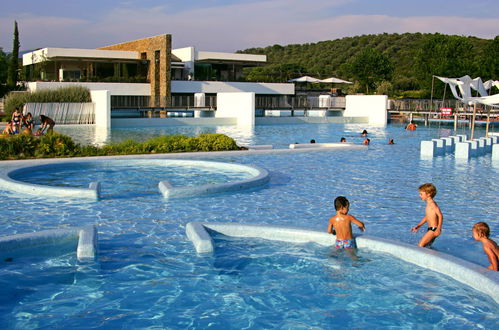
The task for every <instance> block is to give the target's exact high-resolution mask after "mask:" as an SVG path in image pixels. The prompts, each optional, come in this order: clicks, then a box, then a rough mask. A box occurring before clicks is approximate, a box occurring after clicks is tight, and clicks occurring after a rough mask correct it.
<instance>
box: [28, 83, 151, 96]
mask: <svg viewBox="0 0 499 330" xmlns="http://www.w3.org/2000/svg"><path fill="white" fill-rule="evenodd" d="M69 86H84V87H87V88H88V89H90V91H93V90H107V91H109V95H139V96H141V95H142V96H149V95H151V87H150V85H149V84H148V83H138V84H135V83H134V84H127V83H97V82H45V81H37V82H29V83H28V90H29V91H30V92H34V91H37V90H43V89H57V88H61V87H69Z"/></svg>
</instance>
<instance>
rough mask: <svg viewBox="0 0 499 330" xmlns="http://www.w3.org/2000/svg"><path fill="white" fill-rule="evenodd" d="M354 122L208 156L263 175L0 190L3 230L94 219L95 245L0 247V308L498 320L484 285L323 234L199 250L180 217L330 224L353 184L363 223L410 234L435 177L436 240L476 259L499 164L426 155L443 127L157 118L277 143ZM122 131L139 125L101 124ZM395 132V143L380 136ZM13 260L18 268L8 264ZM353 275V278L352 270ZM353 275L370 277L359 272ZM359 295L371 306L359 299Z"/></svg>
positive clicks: (194, 318) (126, 315)
mask: <svg viewBox="0 0 499 330" xmlns="http://www.w3.org/2000/svg"><path fill="white" fill-rule="evenodd" d="M364 128H366V129H367V130H368V131H369V132H370V139H371V145H370V146H369V149H368V150H367V151H359V150H352V151H344V152H334V153H331V152H313V153H296V154H276V155H272V154H261V155H246V156H240V155H230V154H229V155H227V156H223V157H214V156H210V155H209V154H207V155H205V156H204V157H203V159H206V160H215V161H223V162H233V163H239V164H253V165H257V166H260V167H262V168H265V169H267V170H269V172H270V176H271V179H270V182H269V184H268V185H267V186H264V187H261V188H258V189H254V190H251V191H241V192H237V193H226V194H219V195H217V196H210V197H206V196H205V197H193V198H189V199H178V200H164V199H163V198H162V197H161V196H160V195H159V194H144V195H142V196H130V197H127V198H124V199H122V200H116V199H108V200H101V201H98V202H91V203H85V204H81V203H74V202H72V201H65V200H58V201H54V202H50V203H47V202H46V201H45V200H44V198H43V197H26V196H21V195H16V194H14V193H10V192H5V191H2V192H0V197H1V198H2V200H3V201H4V205H5V208H4V210H3V217H2V218H1V220H0V221H1V224H2V228H3V232H4V233H5V234H14V233H24V232H30V231H33V230H42V229H52V228H65V227H73V226H81V225H85V224H96V226H97V228H98V231H99V249H100V251H99V260H98V262H96V263H95V264H79V263H77V261H76V257H75V256H74V255H73V254H67V255H65V256H64V257H54V258H41V259H36V260H30V261H29V264H30V265H31V267H32V268H31V267H28V268H27V267H26V266H25V265H24V264H23V263H22V262H16V260H14V261H13V262H11V263H6V262H3V263H2V264H1V265H2V266H1V267H0V278H1V279H2V284H3V285H2V289H0V290H3V292H4V293H5V294H6V295H5V297H6V298H5V299H4V302H3V303H2V304H1V307H0V308H1V309H0V324H6V325H7V326H6V327H8V328H35V327H49V326H54V325H57V326H61V327H91V326H93V327H97V328H113V327H125V328H132V327H138V328H144V327H152V326H158V327H170V328H186V327H191V328H205V327H208V326H212V327H215V328H220V327H226V328H241V327H249V328H262V327H280V328H302V327H303V328H305V327H309V326H311V325H313V326H315V327H318V328H328V327H332V326H333V325H336V324H337V325H341V326H345V327H368V326H369V325H370V326H373V325H376V326H379V327H383V326H390V325H391V326H397V325H400V324H404V325H405V324H407V325H408V327H411V326H412V327H416V326H418V325H421V326H422V327H424V326H425V325H428V323H425V322H433V323H431V324H436V325H437V326H442V327H447V326H448V327H451V326H452V327H457V328H462V327H465V326H466V327H470V326H471V327H480V326H482V327H485V328H493V327H495V326H496V325H497V322H498V318H497V315H498V314H499V313H498V312H499V309H498V306H497V304H495V303H494V302H493V301H492V300H491V299H490V298H489V297H487V296H484V295H481V294H480V293H478V292H476V291H474V290H471V289H470V288H467V287H466V286H463V285H461V284H459V283H457V282H454V281H452V280H450V279H448V278H445V277H443V276H442V275H439V274H436V273H433V272H429V271H427V270H424V269H421V268H418V267H415V266H413V265H409V264H406V263H404V262H402V261H399V260H396V259H393V258H390V257H388V256H386V255H383V254H377V253H372V252H369V251H362V252H361V260H360V261H356V262H354V261H352V260H350V259H349V258H343V256H340V257H338V258H331V257H329V251H328V250H327V249H324V248H323V247H319V246H315V245H309V244H306V245H291V244H287V243H278V242H268V241H261V240H257V239H255V240H253V239H252V240H246V239H244V240H242V239H230V238H226V237H219V239H218V240H217V245H218V248H219V250H218V251H217V253H216V254H215V255H214V256H213V257H212V258H208V259H206V258H200V257H198V256H197V255H196V254H195V252H194V248H193V247H192V244H191V243H190V241H188V240H187V238H186V237H185V234H184V226H185V224H186V223H188V222H190V221H203V222H215V221H220V222H243V223H268V224H277V225H290V226H295V227H296V226H297V227H304V228H312V229H318V230H325V228H326V224H327V219H328V217H329V216H330V215H331V214H332V212H333V207H332V201H333V199H334V198H335V197H336V196H337V195H345V196H347V197H348V198H349V199H350V202H351V213H352V214H354V215H355V216H357V217H358V218H359V219H361V220H362V221H364V222H365V223H366V227H367V233H368V234H370V235H375V236H380V237H385V238H393V239H397V240H400V241H403V242H406V243H410V244H416V243H417V241H418V240H419V237H420V234H412V233H411V232H410V228H411V227H412V226H413V225H415V224H416V223H417V222H418V221H419V220H420V219H421V217H422V216H423V214H424V205H423V203H422V202H421V201H420V200H419V197H418V192H417V187H418V186H419V185H420V184H422V183H424V182H433V183H434V184H435V185H436V186H437V189H438V194H437V196H436V201H437V202H438V203H439V205H440V206H441V208H442V211H443V214H444V217H445V218H444V221H445V222H444V232H443V234H442V237H440V238H439V239H438V240H437V241H436V243H435V245H434V247H435V249H437V250H440V251H443V252H446V253H449V254H451V255H454V256H458V257H461V258H463V259H466V260H469V261H472V262H475V263H479V264H481V265H486V257H485V256H484V254H483V252H482V251H481V247H480V246H479V244H478V243H476V242H474V241H473V240H472V238H471V226H472V225H473V223H475V222H477V221H485V222H488V223H489V225H490V226H491V228H492V232H493V238H495V239H496V240H497V238H498V236H497V228H499V219H498V218H497V214H498V212H497V211H498V206H497V196H498V191H499V187H498V183H497V179H496V178H497V174H498V171H499V164H495V163H493V162H492V160H491V158H490V155H489V156H482V157H478V158H474V159H471V160H469V161H468V162H460V161H456V160H455V159H454V158H453V157H452V155H448V156H445V157H436V158H434V159H432V160H421V159H420V158H419V142H420V141H421V140H426V139H429V138H435V137H440V136H445V135H450V134H453V132H452V130H450V129H449V128H448V127H438V126H436V127H430V128H425V127H420V128H418V130H417V131H415V132H405V131H404V130H403V127H402V126H399V125H390V126H388V127H387V128H375V127H364V126H361V125H334V124H329V125H327V124H324V125H322V124H317V125H276V126H257V127H256V128H255V130H253V131H251V132H247V131H238V130H237V128H236V127H204V128H190V127H182V128H165V129H163V130H161V132H170V133H179V132H182V133H184V134H191V133H192V134H198V133H199V131H200V130H202V131H203V132H223V131H225V132H226V133H228V134H229V135H232V136H234V137H235V138H236V139H237V140H238V142H239V143H244V144H273V145H276V146H281V147H284V146H286V145H287V144H289V143H293V142H301V143H303V142H308V141H309V140H310V139H312V138H313V139H315V140H316V141H317V142H337V141H339V138H340V137H342V136H345V137H347V139H348V140H351V141H354V142H360V141H361V137H360V132H361V131H362V130H363V129H364ZM146 131H149V129H147V130H146ZM125 132H127V134H128V135H130V132H135V130H130V131H126V130H122V131H121V132H119V133H116V132H113V133H112V134H111V135H113V134H115V135H116V134H123V135H127V134H125ZM479 132H480V134H481V135H483V131H479ZM459 133H460V134H461V133H462V132H459ZM390 137H391V138H394V139H395V143H396V144H395V145H387V144H386V143H387V141H388V138H390ZM179 156H180V155H179ZM0 166H3V167H4V166H13V165H12V164H11V163H6V162H3V163H2V164H0ZM366 259H368V260H369V261H366ZM371 267H372V268H371ZM27 269H28V270H29V271H28V273H25V271H27ZM392 270H393V271H392ZM18 273H21V274H23V275H22V277H21V278H20V277H19V276H14V275H13V274H18ZM366 274H370V275H375V276H369V277H367V278H366V277H365V275H366ZM357 277H359V278H360V279H361V280H362V281H364V282H356V280H357ZM39 278H43V279H44V280H43V281H42V280H37V279H39ZM30 281H31V284H30ZM405 281H408V282H405ZM359 283H367V284H366V285H365V286H364V287H363V288H361V286H360V285H359ZM408 283H410V284H408ZM414 283H417V284H414ZM364 291H367V292H364ZM7 293H8V294H7ZM2 296H4V295H2ZM381 298H383V299H381ZM369 309H370V310H372V311H373V312H372V313H371V312H368V313H366V312H365V311H366V310H369ZM359 310H363V311H364V313H362V312H359ZM396 314H402V315H399V316H397V315H396ZM404 315H407V317H405V316H404ZM411 317H412V319H411ZM390 322H391V323H390Z"/></svg>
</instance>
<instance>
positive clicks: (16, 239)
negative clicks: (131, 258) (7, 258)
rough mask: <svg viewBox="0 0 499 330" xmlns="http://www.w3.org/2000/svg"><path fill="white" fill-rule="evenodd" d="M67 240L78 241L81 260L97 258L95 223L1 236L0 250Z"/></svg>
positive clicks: (77, 253) (78, 256)
mask: <svg viewBox="0 0 499 330" xmlns="http://www.w3.org/2000/svg"><path fill="white" fill-rule="evenodd" d="M66 240H75V241H76V240H77V241H78V246H77V248H76V257H77V258H78V260H79V261H92V260H95V258H96V256H97V229H96V228H95V226H93V225H89V226H84V227H75V228H69V229H51V230H42V231H38V232H33V233H24V234H16V235H8V236H3V237H0V252H1V253H8V252H9V251H15V250H16V249H20V248H23V249H24V248H34V247H37V246H47V245H55V244H58V243H60V242H62V241H66Z"/></svg>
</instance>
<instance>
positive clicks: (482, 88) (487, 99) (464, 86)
mask: <svg viewBox="0 0 499 330" xmlns="http://www.w3.org/2000/svg"><path fill="white" fill-rule="evenodd" d="M435 77H437V78H438V79H440V80H441V81H442V82H444V83H446V84H449V87H450V89H451V91H452V95H454V97H455V98H456V99H458V100H460V101H462V102H463V103H466V104H476V103H481V104H485V105H489V106H492V107H495V108H498V107H499V94H494V95H489V94H488V93H487V90H488V89H491V88H492V86H497V87H499V82H498V81H492V80H489V81H487V82H486V83H485V84H484V83H483V82H482V79H481V78H480V77H477V78H475V79H471V77H470V76H468V75H466V76H463V77H460V78H446V77H439V76H435ZM472 89H474V90H475V91H477V92H478V94H480V96H472V93H471V90H472Z"/></svg>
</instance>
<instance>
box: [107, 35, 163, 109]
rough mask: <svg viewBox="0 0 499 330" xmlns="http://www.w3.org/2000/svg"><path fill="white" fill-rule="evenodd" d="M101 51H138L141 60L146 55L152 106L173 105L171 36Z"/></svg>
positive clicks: (137, 41) (153, 38)
mask: <svg viewBox="0 0 499 330" xmlns="http://www.w3.org/2000/svg"><path fill="white" fill-rule="evenodd" d="M99 49H103V50H131V51H136V52H139V53H140V54H139V56H140V58H143V57H142V54H145V58H143V59H146V60H148V61H149V70H148V72H147V78H148V80H149V81H150V82H151V101H150V102H151V104H150V106H151V107H165V106H170V105H171V84H170V82H171V69H170V66H171V51H172V38H171V35H170V34H162V35H159V36H155V37H150V38H145V39H139V40H134V41H128V42H124V43H121V44H116V45H111V46H106V47H102V48H99ZM157 52H158V53H157Z"/></svg>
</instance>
